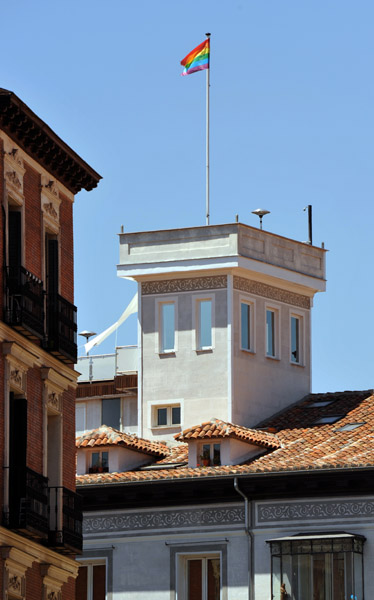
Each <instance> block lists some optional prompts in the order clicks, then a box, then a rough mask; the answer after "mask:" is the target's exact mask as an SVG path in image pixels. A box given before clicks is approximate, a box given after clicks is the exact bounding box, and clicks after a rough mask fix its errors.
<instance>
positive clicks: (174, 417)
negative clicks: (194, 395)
mask: <svg viewBox="0 0 374 600" xmlns="http://www.w3.org/2000/svg"><path fill="white" fill-rule="evenodd" d="M171 422H172V424H173V425H179V423H180V422H181V409H180V406H173V407H172V409H171Z"/></svg>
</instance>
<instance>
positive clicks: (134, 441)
mask: <svg viewBox="0 0 374 600" xmlns="http://www.w3.org/2000/svg"><path fill="white" fill-rule="evenodd" d="M75 445H76V447H77V448H96V447H97V446H100V447H103V446H122V447H124V448H129V449H130V450H135V451H137V452H143V453H144V454H149V455H151V456H156V457H158V458H166V457H168V456H170V455H171V451H170V449H169V448H168V447H167V446H166V444H161V443H160V442H151V441H150V440H144V439H142V438H139V437H137V436H136V435H131V434H128V433H123V432H122V431H118V430H117V429H113V428H112V427H108V426H107V425H101V427H99V428H98V429H93V430H92V431H88V432H87V433H84V434H83V435H81V436H80V437H77V438H76V440H75Z"/></svg>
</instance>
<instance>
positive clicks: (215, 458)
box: [213, 444, 221, 465]
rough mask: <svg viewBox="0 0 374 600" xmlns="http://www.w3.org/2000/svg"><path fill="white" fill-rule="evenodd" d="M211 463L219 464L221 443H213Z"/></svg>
mask: <svg viewBox="0 0 374 600" xmlns="http://www.w3.org/2000/svg"><path fill="white" fill-rule="evenodd" d="M213 464H214V465H220V464H221V445H220V444H213Z"/></svg>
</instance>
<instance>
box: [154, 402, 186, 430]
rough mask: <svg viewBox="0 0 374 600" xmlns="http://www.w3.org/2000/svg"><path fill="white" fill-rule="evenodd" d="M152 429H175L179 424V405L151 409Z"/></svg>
mask: <svg viewBox="0 0 374 600" xmlns="http://www.w3.org/2000/svg"><path fill="white" fill-rule="evenodd" d="M152 422H153V425H152V426H153V427H176V426H179V425H180V423H181V407H180V406H179V405H174V406H173V405H170V406H156V407H153V408H152Z"/></svg>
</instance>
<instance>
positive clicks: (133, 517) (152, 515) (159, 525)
mask: <svg viewBox="0 0 374 600" xmlns="http://www.w3.org/2000/svg"><path fill="white" fill-rule="evenodd" d="M244 521H245V516H244V508H243V507H235V508H222V507H217V508H192V509H185V510H170V511H160V512H153V511H149V512H138V513H130V514H129V513H127V514H126V513H125V512H123V513H117V514H114V515H110V516H102V517H101V516H97V517H87V516H85V517H84V518H83V533H85V534H95V533H106V532H121V533H125V532H126V531H134V530H137V531H138V530H145V531H151V530H160V529H187V528H189V527H191V528H196V527H217V526H221V525H226V526H230V525H243V524H244Z"/></svg>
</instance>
